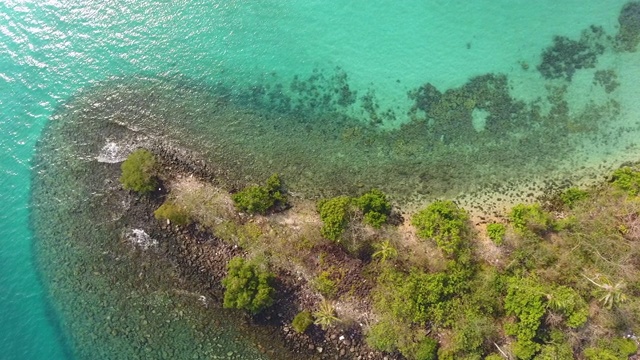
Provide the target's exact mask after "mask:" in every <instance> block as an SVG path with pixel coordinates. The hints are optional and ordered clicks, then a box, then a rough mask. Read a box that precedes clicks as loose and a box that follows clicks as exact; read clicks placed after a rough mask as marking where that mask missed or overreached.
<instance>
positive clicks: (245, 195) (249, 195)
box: [231, 174, 287, 214]
mask: <svg viewBox="0 0 640 360" xmlns="http://www.w3.org/2000/svg"><path fill="white" fill-rule="evenodd" d="M231 199H232V200H233V203H234V204H235V206H236V208H237V209H238V210H240V211H246V212H248V213H250V214H255V213H259V214H266V213H267V211H269V210H270V209H272V208H273V207H274V206H276V205H278V204H285V203H286V202H287V200H286V198H285V196H284V195H283V194H282V182H281V181H280V177H279V176H278V174H273V175H271V177H269V179H267V181H266V185H265V186H259V185H253V186H248V187H246V188H244V189H242V190H241V191H239V192H237V193H235V194H233V195H231Z"/></svg>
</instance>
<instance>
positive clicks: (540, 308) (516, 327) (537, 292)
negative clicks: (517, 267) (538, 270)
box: [504, 278, 546, 359]
mask: <svg viewBox="0 0 640 360" xmlns="http://www.w3.org/2000/svg"><path fill="white" fill-rule="evenodd" d="M543 295H544V289H543V287H542V285H540V284H539V283H538V282H537V281H535V280H534V279H532V278H524V279H518V278H512V279H510V281H509V285H508V287H507V296H506V297H505V300H504V308H505V310H506V311H507V314H509V315H515V316H516V317H517V318H518V322H517V323H515V324H507V325H506V326H505V332H506V333H507V334H508V335H513V336H516V337H517V339H518V341H516V342H515V343H514V347H513V352H514V353H515V355H516V356H517V357H518V358H520V359H530V358H532V357H533V355H535V353H536V352H538V351H539V350H540V344H538V343H536V342H534V339H535V338H536V335H537V332H538V328H539V327H540V323H541V320H542V317H543V316H544V314H545V312H546V310H545V304H544V298H543Z"/></svg>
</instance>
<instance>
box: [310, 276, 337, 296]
mask: <svg viewBox="0 0 640 360" xmlns="http://www.w3.org/2000/svg"><path fill="white" fill-rule="evenodd" d="M313 284H314V286H315V288H316V289H317V290H318V291H319V292H320V294H322V295H324V296H326V297H328V298H332V297H334V296H335V295H336V293H337V291H338V289H337V287H336V282H335V281H333V280H332V279H331V274H330V273H329V272H328V271H323V272H321V273H320V275H318V276H317V277H316V278H315V280H314V282H313Z"/></svg>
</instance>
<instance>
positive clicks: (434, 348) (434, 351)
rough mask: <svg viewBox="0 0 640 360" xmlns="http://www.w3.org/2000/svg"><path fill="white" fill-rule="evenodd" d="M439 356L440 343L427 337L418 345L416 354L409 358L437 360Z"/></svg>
mask: <svg viewBox="0 0 640 360" xmlns="http://www.w3.org/2000/svg"><path fill="white" fill-rule="evenodd" d="M403 355H404V354H403ZM437 355H438V342H437V341H436V340H435V339H433V338H430V337H425V338H424V339H423V340H422V341H420V342H419V343H417V344H416V346H415V349H414V353H413V354H410V355H409V356H411V358H413V359H415V360H436V359H437Z"/></svg>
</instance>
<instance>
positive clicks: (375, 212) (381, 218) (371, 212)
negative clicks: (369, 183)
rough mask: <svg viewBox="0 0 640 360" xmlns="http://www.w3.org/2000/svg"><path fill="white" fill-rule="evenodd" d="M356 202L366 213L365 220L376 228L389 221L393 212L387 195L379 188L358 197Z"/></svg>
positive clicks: (364, 213)
mask: <svg viewBox="0 0 640 360" xmlns="http://www.w3.org/2000/svg"><path fill="white" fill-rule="evenodd" d="M355 203H356V206H357V207H358V208H359V209H360V211H362V214H363V215H364V219H363V221H364V222H365V223H367V224H369V225H371V226H373V227H374V228H380V227H381V226H382V224H384V223H385V222H387V218H388V217H389V214H390V213H391V204H390V203H389V200H387V196H386V195H385V194H384V193H383V192H382V191H380V190H378V189H371V190H370V191H369V192H368V193H365V194H363V195H362V196H360V197H359V198H356V199H355Z"/></svg>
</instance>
